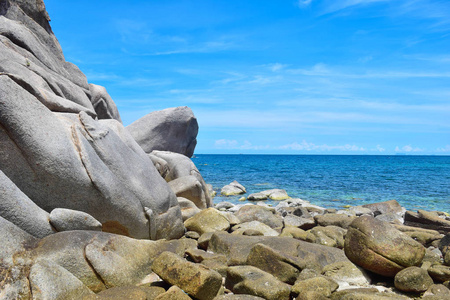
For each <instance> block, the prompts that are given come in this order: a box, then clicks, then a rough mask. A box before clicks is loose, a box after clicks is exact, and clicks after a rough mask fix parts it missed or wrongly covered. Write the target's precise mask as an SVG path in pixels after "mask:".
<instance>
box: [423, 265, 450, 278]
mask: <svg viewBox="0 0 450 300" xmlns="http://www.w3.org/2000/svg"><path fill="white" fill-rule="evenodd" d="M428 274H430V276H431V278H433V279H434V280H437V281H439V282H445V281H449V280H450V267H448V266H444V265H440V264H435V265H432V266H431V267H430V268H428Z"/></svg>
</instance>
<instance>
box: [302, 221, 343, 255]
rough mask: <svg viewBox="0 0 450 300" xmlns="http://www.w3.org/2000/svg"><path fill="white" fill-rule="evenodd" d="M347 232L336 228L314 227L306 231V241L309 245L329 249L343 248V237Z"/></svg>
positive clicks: (331, 226)
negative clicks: (318, 245) (319, 245)
mask: <svg viewBox="0 0 450 300" xmlns="http://www.w3.org/2000/svg"><path fill="white" fill-rule="evenodd" d="M346 233H347V230H345V229H343V228H341V227H337V226H333V225H330V226H327V227H322V226H316V227H314V228H313V229H311V230H309V231H308V235H307V236H306V240H307V241H308V242H311V243H316V244H321V245H324V246H329V247H336V248H340V249H342V248H344V237H345V234H346Z"/></svg>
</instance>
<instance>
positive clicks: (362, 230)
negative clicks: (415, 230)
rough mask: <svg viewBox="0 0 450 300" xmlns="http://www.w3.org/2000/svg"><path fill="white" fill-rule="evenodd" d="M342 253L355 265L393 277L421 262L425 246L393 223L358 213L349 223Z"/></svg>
mask: <svg viewBox="0 0 450 300" xmlns="http://www.w3.org/2000/svg"><path fill="white" fill-rule="evenodd" d="M344 250H345V254H346V255H347V257H348V258H349V259H350V260H351V261H352V262H353V263H355V264H357V265H359V266H361V267H363V268H364V269H366V270H369V271H372V272H374V273H377V274H380V275H383V276H389V277H394V276H395V274H397V273H398V272H399V271H400V270H402V269H404V268H406V267H411V266H417V265H419V264H420V263H421V262H422V259H423V257H424V255H425V248H424V247H423V246H422V245H421V244H420V243H418V242H416V241H415V240H413V239H412V238H410V237H409V236H407V235H406V234H404V233H402V232H400V231H398V230H397V229H396V228H395V227H394V226H393V225H391V224H389V223H386V222H383V221H380V220H377V219H375V218H373V217H370V216H361V217H358V218H357V219H355V220H354V221H353V222H352V223H351V224H350V226H349V228H348V231H347V235H346V237H345V246H344Z"/></svg>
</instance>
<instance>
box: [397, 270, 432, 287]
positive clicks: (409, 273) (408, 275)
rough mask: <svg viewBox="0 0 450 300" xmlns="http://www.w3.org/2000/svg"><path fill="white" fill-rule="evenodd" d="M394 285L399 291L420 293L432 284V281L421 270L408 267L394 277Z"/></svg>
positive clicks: (425, 272) (424, 271)
mask: <svg viewBox="0 0 450 300" xmlns="http://www.w3.org/2000/svg"><path fill="white" fill-rule="evenodd" d="M394 284H395V287H396V288H397V289H399V290H400V291H403V292H414V293H420V292H425V291H426V290H427V289H428V288H429V287H430V286H431V285H432V284H433V279H431V277H430V275H428V273H427V271H426V270H424V269H422V268H419V267H408V268H405V269H403V270H401V271H400V272H398V273H397V274H396V275H395V278H394Z"/></svg>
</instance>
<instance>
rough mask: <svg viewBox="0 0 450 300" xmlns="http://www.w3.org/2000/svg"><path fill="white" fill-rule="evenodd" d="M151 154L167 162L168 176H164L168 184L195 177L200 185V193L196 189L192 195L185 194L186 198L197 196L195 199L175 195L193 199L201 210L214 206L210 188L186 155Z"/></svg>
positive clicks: (166, 152)
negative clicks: (187, 177) (179, 179)
mask: <svg viewBox="0 0 450 300" xmlns="http://www.w3.org/2000/svg"><path fill="white" fill-rule="evenodd" d="M151 154H152V155H154V156H156V157H158V158H161V159H163V160H165V161H166V162H167V166H168V169H169V170H168V172H167V174H166V175H165V176H164V179H165V180H166V181H167V182H171V181H173V180H176V179H178V178H182V177H186V176H193V177H195V179H196V180H197V182H198V184H199V185H200V191H196V189H194V191H192V192H191V193H188V192H185V193H184V194H186V196H189V195H192V196H195V198H194V199H191V198H189V197H186V196H183V195H182V194H180V195H178V193H175V194H177V196H181V197H185V198H188V199H191V200H192V201H193V202H194V203H196V205H197V206H198V207H199V208H206V207H210V206H212V198H211V195H210V193H209V189H208V186H207V184H206V182H205V180H204V179H203V177H202V175H201V174H200V172H199V171H198V169H197V167H196V166H195V164H194V163H193V161H192V160H191V159H189V158H188V157H186V156H185V155H182V154H179V153H174V152H169V151H156V150H155V151H152V153H151ZM196 185H197V184H195V185H194V186H196Z"/></svg>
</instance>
